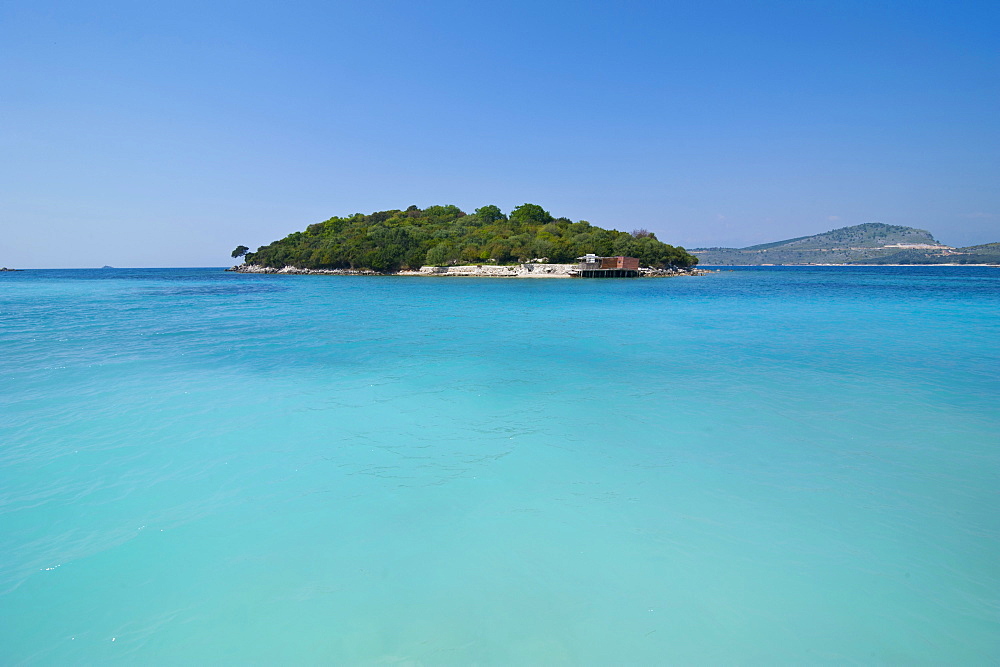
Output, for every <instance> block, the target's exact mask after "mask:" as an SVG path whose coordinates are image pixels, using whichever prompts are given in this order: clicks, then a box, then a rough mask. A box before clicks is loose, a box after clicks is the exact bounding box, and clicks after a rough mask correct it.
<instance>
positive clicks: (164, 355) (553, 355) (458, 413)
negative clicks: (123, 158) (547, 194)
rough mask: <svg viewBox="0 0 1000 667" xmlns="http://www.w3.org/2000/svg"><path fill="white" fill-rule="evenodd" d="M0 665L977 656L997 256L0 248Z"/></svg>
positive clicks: (995, 542) (993, 649) (988, 509)
mask: <svg viewBox="0 0 1000 667" xmlns="http://www.w3.org/2000/svg"><path fill="white" fill-rule="evenodd" d="M0 362H2V363H0V663H2V664H22V663H25V664H48V665H67V664H103V663H117V664H153V665H156V664H166V665H171V664H251V663H253V664H277V663H284V664H315V663H339V664H366V663H368V664H370V663H394V662H400V663H404V664H472V663H477V664H496V665H508V664H536V665H537V664H612V663H615V664H629V663H631V664H638V663H674V664H676V663H687V664H737V663H749V664H773V663H796V664H812V663H835V664H844V663H896V664H901V663H916V662H925V663H951V664H987V663H994V664H995V663H997V662H998V661H1000V565H998V564H1000V435H998V434H1000V269H994V268H974V267H929V268H919V267H904V268H893V267H879V268H840V267H832V268H758V269H741V270H735V271H723V272H720V273H717V274H714V275H711V276H708V277H703V278H676V279H660V280H657V279H646V280H608V281H598V280H488V279H486V280H482V279H460V278H453V279H448V278H444V279H430V278H398V277H385V278H371V277H325V276H267V275H234V274H230V273H224V272H222V271H221V270H218V269H180V270H166V269H146V270H113V269H106V270H93V271H92V270H75V271H41V270H38V271H25V272H22V273H7V274H0Z"/></svg>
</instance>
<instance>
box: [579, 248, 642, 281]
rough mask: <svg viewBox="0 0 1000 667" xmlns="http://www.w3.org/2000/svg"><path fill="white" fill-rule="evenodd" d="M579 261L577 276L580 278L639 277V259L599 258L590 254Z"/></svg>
mask: <svg viewBox="0 0 1000 667" xmlns="http://www.w3.org/2000/svg"><path fill="white" fill-rule="evenodd" d="M577 259H578V260H580V264H579V266H578V267H577V272H576V275H577V276H579V277H580V278H637V277H639V259H638V258H636V257H598V256H597V255H595V254H593V253H590V254H587V255H584V256H583V257H577Z"/></svg>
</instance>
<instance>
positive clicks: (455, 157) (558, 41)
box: [0, 0, 1000, 267]
mask: <svg viewBox="0 0 1000 667" xmlns="http://www.w3.org/2000/svg"><path fill="white" fill-rule="evenodd" d="M998 44H1000V3H998V2H996V1H995V0H994V1H992V2H961V1H958V2H944V1H940V2H913V1H908V2H872V1H871V0H867V1H865V2H853V1H850V0H838V1H837V2H711V1H708V2H666V1H663V2H625V1H622V2H580V1H574V2H537V1H534V2H489V3H473V2H468V1H463V2H440V1H435V0H428V1H427V2H419V3H418V2H405V3H404V2H378V1H374V2H373V1H365V2H351V3H346V2H340V3H338V2H295V1H283V2H258V1H256V0H242V1H240V2H213V1H211V0H208V1H201V2H187V1H183V0H181V1H178V0H174V1H171V2H158V3H146V2H132V1H129V2H115V1H111V2H105V1H101V0H88V1H86V2H80V1H75V2H49V1H47V0H31V1H27V0H23V1H22V0H8V1H7V2H4V3H2V4H0V150H2V153H3V158H2V160H0V164H2V166H0V265H7V266H17V267H81V266H83V267H85V266H101V265H103V264H111V265H114V266H222V265H227V264H230V263H232V262H231V260H230V258H229V252H230V251H231V250H232V249H233V247H235V246H236V245H237V244H245V245H248V246H250V247H251V248H256V247H257V246H258V245H262V244H265V243H269V242H271V241H273V240H275V239H278V238H280V237H283V236H285V235H286V234H287V233H290V232H292V231H296V230H300V229H303V228H304V227H305V226H306V225H308V224H311V223H313V222H317V221H320V220H324V219H326V218H328V217H330V216H332V215H344V214H350V213H354V212H359V211H360V212H366V213H367V212H371V211H374V210H383V209H388V208H405V207H406V206H409V205H410V204H417V205H418V206H421V207H423V206H428V205H431V204H448V203H451V204H456V205H458V206H460V207H462V208H463V209H465V210H468V211H471V210H472V209H474V208H476V207H478V206H482V205H484V204H489V203H493V204H497V205H498V206H500V207H501V208H502V209H504V210H507V211H509V210H510V209H511V208H512V207H514V206H516V205H518V204H521V203H524V202H533V203H539V204H542V205H543V206H544V207H545V208H546V209H548V210H549V211H551V212H552V213H553V214H555V215H557V216H560V215H561V216H566V217H569V218H572V219H574V220H576V219H586V220H589V221H591V222H592V223H594V224H597V225H601V226H604V227H613V228H617V229H623V230H632V229H634V228H636V227H646V228H648V229H650V230H653V231H655V232H656V233H657V235H658V236H659V238H660V239H661V240H664V241H667V242H669V243H675V244H679V245H684V246H687V247H697V246H703V245H727V246H743V245H749V244H752V243H758V242H765V241H772V240H778V239H782V238H788V237H793V236H802V235H806V234H813V233H818V232H823V231H826V230H828V229H832V228H836V227H843V226H846V225H853V224H858V223H862V222H872V221H880V222H886V223H891V224H900V225H910V226H914V227H921V228H924V229H928V230H930V231H931V232H932V233H934V234H935V236H937V238H938V239H939V240H941V241H943V242H945V243H948V244H951V245H968V244H972V243H983V242H989V241H1000V49H998Z"/></svg>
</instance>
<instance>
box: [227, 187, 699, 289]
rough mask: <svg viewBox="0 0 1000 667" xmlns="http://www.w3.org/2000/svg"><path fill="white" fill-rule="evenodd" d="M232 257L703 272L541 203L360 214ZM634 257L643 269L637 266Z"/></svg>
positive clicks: (439, 272)
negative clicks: (596, 262) (596, 264)
mask: <svg viewBox="0 0 1000 667" xmlns="http://www.w3.org/2000/svg"><path fill="white" fill-rule="evenodd" d="M232 256H233V257H234V258H237V257H243V260H244V261H243V264H240V265H237V266H234V267H232V268H231V269H227V270H229V271H237V272H241V273H284V274H288V273H302V274H328V275H337V274H364V275H371V274H376V275H385V274H393V275H419V276H449V275H450V276H460V275H464V276H479V277H553V278H554V277H574V276H578V275H580V276H582V275H587V274H586V273H583V272H582V271H583V269H580V267H581V266H584V267H586V266H592V264H593V262H592V260H591V259H590V258H595V257H596V258H598V259H601V260H602V261H603V260H608V261H609V262H617V263H616V264H615V267H617V269H615V271H618V272H617V273H614V272H613V273H608V274H606V275H615V276H625V275H629V276H631V275H647V276H673V275H694V274H697V273H700V272H698V271H697V270H696V269H695V268H694V267H695V265H697V263H698V258H697V257H695V256H694V255H692V254H690V253H688V252H687V251H686V250H685V249H684V248H681V247H676V246H672V245H669V244H666V243H663V242H661V241H659V240H658V239H657V238H656V235H655V234H654V233H652V232H650V231H647V230H645V229H636V230H634V231H632V232H622V231H617V230H613V229H603V228H601V227H598V226H596V225H592V224H590V223H589V222H587V221H586V220H580V221H578V222H573V221H572V220H570V219H568V218H556V217H553V216H552V215H551V214H550V213H549V212H548V211H546V210H545V209H543V208H542V207H541V206H539V205H537V204H522V205H521V206H518V207H516V208H515V209H514V210H513V211H511V212H510V214H509V215H507V214H504V213H503V212H502V211H501V210H500V209H499V208H498V207H497V206H494V205H487V206H483V207H481V208H477V209H475V212H473V213H470V214H467V213H465V212H464V211H462V210H461V209H459V208H458V207H457V206H454V205H444V206H430V207H427V208H425V209H420V208H418V207H416V206H410V207H409V208H407V209H405V210H398V209H393V210H389V211H377V212H375V213H370V214H367V215H365V214H362V213H355V214H354V215H350V216H346V217H333V218H330V219H329V220H326V221H324V222H319V223H316V224H313V225H309V226H308V227H307V228H306V229H305V230H304V231H301V232H294V233H292V234H289V235H288V236H286V237H285V238H283V239H281V240H278V241H275V242H273V243H270V244H268V245H266V246H261V247H260V248H258V249H257V250H256V251H255V252H249V248H247V247H246V246H243V245H241V246H237V248H236V249H235V250H234V251H233V252H232ZM632 260H635V262H636V263H637V264H636V265H637V267H638V268H635V269H632V268H630V267H631V266H632V264H631V263H629V262H631V261H632ZM588 261H590V262H591V264H587V262H588ZM626 264H627V266H628V267H629V268H625V267H626ZM619 269H620V270H619ZM601 270H604V271H610V270H612V264H610V263H608V264H607V266H606V267H605V268H604V269H601ZM633 271H634V273H633Z"/></svg>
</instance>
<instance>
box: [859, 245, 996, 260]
mask: <svg viewBox="0 0 1000 667" xmlns="http://www.w3.org/2000/svg"><path fill="white" fill-rule="evenodd" d="M855 264H1000V243H984V244H983V245H973V246H968V247H965V248H949V249H947V250H941V251H938V250H926V249H923V250H921V249H908V250H900V251H899V252H894V253H892V254H890V255H886V256H885V257H879V258H877V259H871V260H868V261H865V262H855Z"/></svg>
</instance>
